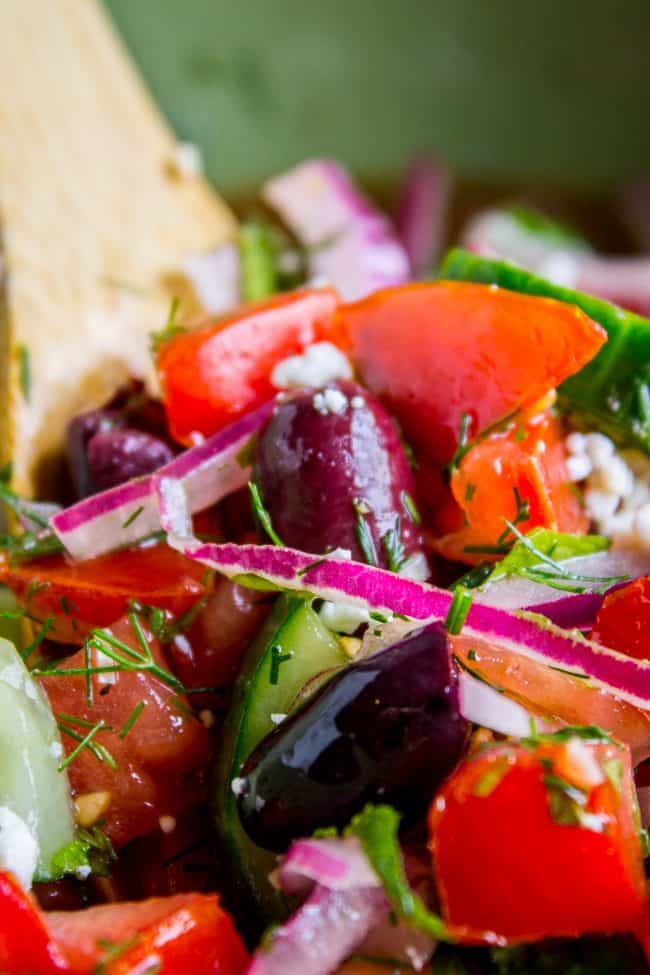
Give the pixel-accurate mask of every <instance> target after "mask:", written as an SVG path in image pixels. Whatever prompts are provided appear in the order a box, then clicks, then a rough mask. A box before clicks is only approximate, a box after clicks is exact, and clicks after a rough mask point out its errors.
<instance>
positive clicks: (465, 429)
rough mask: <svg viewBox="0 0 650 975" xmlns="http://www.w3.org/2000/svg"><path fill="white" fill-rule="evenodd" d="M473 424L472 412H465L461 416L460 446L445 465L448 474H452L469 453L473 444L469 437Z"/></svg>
mask: <svg viewBox="0 0 650 975" xmlns="http://www.w3.org/2000/svg"><path fill="white" fill-rule="evenodd" d="M471 425H472V416H471V414H470V413H463V415H462V416H461V418H460V430H459V431H458V446H457V447H456V450H455V451H454V454H453V457H452V458H451V460H450V461H449V463H448V464H447V466H446V467H445V471H446V472H447V473H448V474H452V473H453V472H454V471H455V470H456V468H457V467H458V465H459V464H460V462H461V460H462V459H463V457H464V456H465V454H467V453H468V452H469V451H470V450H471V448H472V444H471V443H470V439H469V431H470V427H471Z"/></svg>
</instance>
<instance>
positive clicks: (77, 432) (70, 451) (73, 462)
mask: <svg viewBox="0 0 650 975" xmlns="http://www.w3.org/2000/svg"><path fill="white" fill-rule="evenodd" d="M123 426H124V419H123V417H122V414H121V413H119V412H118V411H117V410H90V411H89V412H88V413H80V414H79V415H78V416H75V417H73V418H72V420H70V422H69V423H68V429H67V431H66V455H67V460H68V469H69V472H70V479H71V481H72V486H73V488H74V492H75V495H76V497H77V498H87V497H88V495H89V494H95V492H96V491H97V490H98V488H97V486H96V485H95V484H94V483H93V481H92V477H91V475H90V469H89V467H88V454H87V449H88V443H89V441H90V440H91V438H92V437H94V436H95V434H96V433H100V432H106V431H108V430H117V429H119V428H120V427H123Z"/></svg>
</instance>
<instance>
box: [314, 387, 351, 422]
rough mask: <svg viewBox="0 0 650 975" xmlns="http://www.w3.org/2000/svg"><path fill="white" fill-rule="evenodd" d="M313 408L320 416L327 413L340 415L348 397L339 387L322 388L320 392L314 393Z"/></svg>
mask: <svg viewBox="0 0 650 975" xmlns="http://www.w3.org/2000/svg"><path fill="white" fill-rule="evenodd" d="M313 402H314V409H315V410H316V412H317V413H320V414H321V416H327V414H328V413H331V414H333V415H334V416H341V414H342V413H345V411H346V409H347V408H348V398H347V396H346V395H345V393H342V392H341V390H340V389H324V390H323V392H322V393H315V394H314V400H313Z"/></svg>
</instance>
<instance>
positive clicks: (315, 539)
mask: <svg viewBox="0 0 650 975" xmlns="http://www.w3.org/2000/svg"><path fill="white" fill-rule="evenodd" d="M332 390H335V391H336V393H337V394H338V396H339V403H341V402H344V403H345V405H344V408H343V409H342V411H341V412H333V411H331V410H328V409H327V408H324V407H323V401H322V399H320V400H319V397H322V396H323V395H327V392H328V391H332ZM341 394H343V397H344V401H343V400H341ZM335 405H336V401H335ZM319 406H320V408H319ZM255 479H256V481H257V483H258V485H259V487H260V490H261V494H262V498H263V500H264V504H265V506H266V508H267V510H268V512H269V514H270V515H271V521H272V522H273V527H274V528H275V530H276V532H277V533H278V535H279V536H280V538H281V539H282V541H283V542H284V544H285V545H288V546H290V547H293V548H300V549H303V550H306V551H309V552H314V553H321V552H325V551H327V550H328V549H332V548H344V549H348V550H349V551H350V552H351V553H352V558H353V559H356V560H358V561H361V562H365V561H372V559H369V558H368V553H367V551H364V547H363V546H362V545H361V544H360V541H359V520H360V519H363V521H364V522H365V525H366V526H367V528H368V530H369V536H370V540H371V546H372V548H373V549H374V553H375V564H377V565H380V566H382V567H385V568H394V567H395V566H394V564H393V565H391V560H390V559H389V557H388V555H387V551H386V544H385V541H382V539H384V538H385V536H386V533H391V532H394V531H395V530H396V529H397V531H398V534H399V537H400V539H401V543H402V545H403V547H404V552H403V553H402V555H403V556H406V557H408V556H411V555H413V554H415V553H417V552H419V551H420V550H421V548H420V536H419V532H418V529H417V526H416V524H415V522H414V521H413V518H412V515H411V511H410V510H409V506H408V502H407V503H406V504H405V500H404V499H405V497H406V498H407V499H408V498H412V497H413V496H414V484H413V476H412V473H411V470H410V468H409V464H408V461H407V458H406V454H405V452H404V448H403V446H402V443H401V441H400V439H399V436H398V434H397V430H396V427H395V424H394V422H393V420H392V419H391V418H390V416H389V415H388V413H386V411H385V409H384V408H383V406H382V405H381V404H380V403H379V402H378V401H377V400H376V399H374V397H372V396H371V395H370V394H369V393H368V392H367V391H366V390H365V389H363V388H362V387H361V386H357V385H356V384H354V383H336V384H332V385H330V386H329V387H328V388H327V390H326V391H325V392H323V391H320V392H319V391H316V390H313V389H303V390H300V391H298V392H297V393H295V394H293V395H291V396H287V397H286V398H285V399H284V400H283V401H282V402H280V403H279V404H278V406H277V408H276V410H275V412H274V413H273V416H272V417H271V418H270V420H269V421H268V423H267V426H266V428H265V429H264V431H263V432H262V433H261V434H260V436H259V437H258V442H257V449H256V458H255ZM366 549H367V546H366Z"/></svg>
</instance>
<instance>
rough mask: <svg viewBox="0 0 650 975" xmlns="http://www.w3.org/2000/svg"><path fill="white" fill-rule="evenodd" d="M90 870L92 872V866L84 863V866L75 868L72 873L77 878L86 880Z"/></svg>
mask: <svg viewBox="0 0 650 975" xmlns="http://www.w3.org/2000/svg"><path fill="white" fill-rule="evenodd" d="M92 872H93V871H92V867H89V866H87V865H86V866H81V867H77V869H76V870H75V872H74V875H75V877H76V878H77V880H88V878H89V877H90V875H91V873H92Z"/></svg>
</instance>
